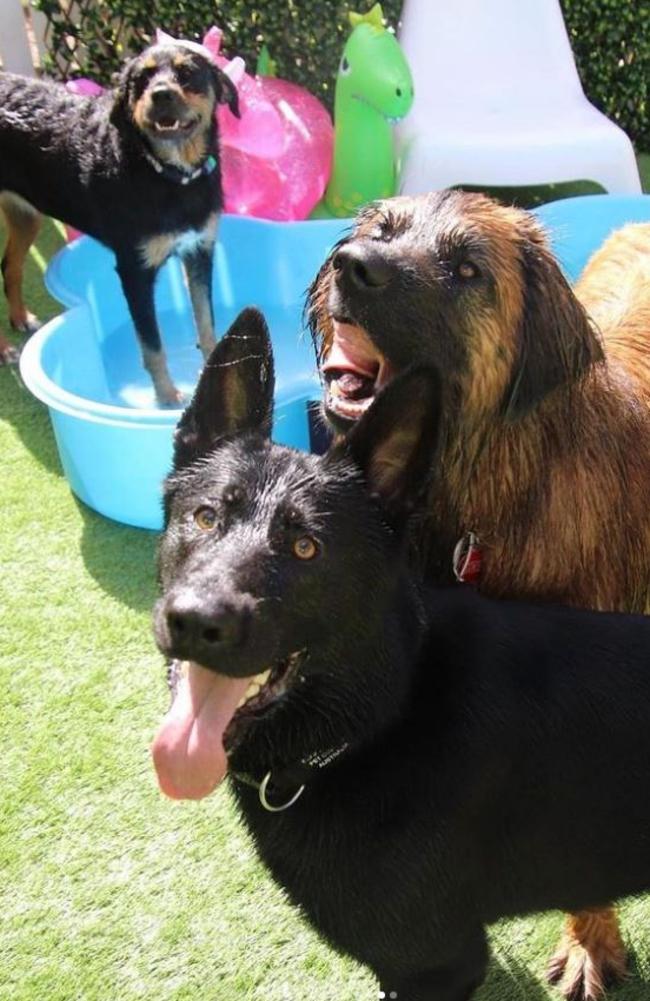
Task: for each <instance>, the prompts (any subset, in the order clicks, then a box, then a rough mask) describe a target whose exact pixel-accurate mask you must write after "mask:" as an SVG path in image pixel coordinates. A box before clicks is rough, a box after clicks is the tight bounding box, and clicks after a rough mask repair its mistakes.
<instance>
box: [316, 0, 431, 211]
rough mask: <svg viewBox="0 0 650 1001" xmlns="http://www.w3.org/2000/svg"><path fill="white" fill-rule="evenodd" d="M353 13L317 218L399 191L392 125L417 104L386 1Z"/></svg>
mask: <svg viewBox="0 0 650 1001" xmlns="http://www.w3.org/2000/svg"><path fill="white" fill-rule="evenodd" d="M349 17H350V23H351V25H352V28H353V30H352V34H351V35H350V37H349V38H348V40H347V42H346V44H345V48H344V49H343V56H342V58H341V62H340V65H339V71H338V75H337V78H336V90H335V93H334V152H333V159H332V173H331V176H330V181H329V184H328V186H327V189H326V191H325V194H324V196H323V198H322V200H321V201H320V202H319V203H318V205H317V206H316V208H315V209H314V210H313V212H312V214H311V218H312V219H322V218H329V217H331V216H338V217H342V218H343V217H345V216H351V215H354V213H355V212H356V211H357V209H358V208H360V207H361V206H362V205H365V204H366V203H367V202H370V201H373V200H374V199H375V198H388V197H390V196H391V195H394V194H395V188H396V179H397V178H396V169H395V153H394V149H393V134H392V126H393V125H395V123H396V122H398V121H399V120H400V119H401V118H403V117H404V116H405V115H406V114H407V112H408V111H409V110H410V108H411V105H412V103H413V80H412V77H411V71H410V69H409V67H408V63H407V62H406V58H405V56H404V53H403V52H402V50H401V48H400V46H399V43H398V41H397V39H396V38H395V36H394V35H393V34H392V33H391V32H390V31H388V30H387V29H386V28H385V27H384V22H383V12H382V9H381V5H380V4H378V3H377V4H375V6H374V7H373V8H372V10H370V11H369V12H368V13H367V14H354V13H352V12H351V13H350V15H349Z"/></svg>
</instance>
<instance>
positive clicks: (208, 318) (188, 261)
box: [183, 239, 216, 359]
mask: <svg viewBox="0 0 650 1001" xmlns="http://www.w3.org/2000/svg"><path fill="white" fill-rule="evenodd" d="M213 258H214V240H213V239H210V240H206V241H205V242H202V243H199V244H197V245H196V246H195V247H193V248H192V249H191V250H187V251H185V253H183V267H184V268H185V274H186V276H187V284H188V287H189V290H190V299H191V300H192V309H193V311H194V319H195V321H196V327H197V330H198V333H199V347H200V348H201V351H202V353H203V357H204V358H206V359H207V358H208V357H209V355H211V354H212V350H213V348H214V346H215V344H216V338H215V336H214V310H213V306H212V261H213Z"/></svg>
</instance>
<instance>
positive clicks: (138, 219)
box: [0, 42, 238, 404]
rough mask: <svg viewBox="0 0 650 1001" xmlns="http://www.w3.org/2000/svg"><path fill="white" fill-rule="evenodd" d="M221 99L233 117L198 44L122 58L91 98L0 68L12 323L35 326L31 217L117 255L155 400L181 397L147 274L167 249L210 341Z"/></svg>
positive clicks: (233, 100)
mask: <svg viewBox="0 0 650 1001" xmlns="http://www.w3.org/2000/svg"><path fill="white" fill-rule="evenodd" d="M219 101H222V102H227V103H228V105H229V106H230V108H231V109H232V111H233V112H235V114H237V113H238V106H237V92H236V90H235V88H234V86H233V84H232V83H231V81H230V80H229V79H228V77H227V76H226V75H225V74H224V73H222V72H221V71H220V70H219V69H218V68H217V67H216V65H214V63H212V61H211V60H210V59H209V58H208V56H207V54H206V53H204V51H203V50H202V49H201V47H200V46H195V45H193V44H192V43H185V42H179V43H174V44H172V43H165V44H161V45H155V46H153V47H151V48H149V49H147V50H146V51H145V52H143V53H142V55H140V56H138V57H137V58H135V59H132V60H131V61H130V62H128V63H127V64H126V66H125V67H124V70H123V72H122V76H121V81H120V84H119V86H118V88H117V91H116V92H115V93H112V94H108V95H105V96H102V97H100V98H99V99H95V98H87V97H81V96H78V95H75V94H71V93H68V92H67V91H66V90H65V88H64V87H62V86H60V85H58V84H54V83H51V82H49V81H47V82H46V81H38V80H28V79H26V78H24V77H20V76H15V75H13V74H10V73H4V74H0V207H1V208H2V209H3V210H4V214H5V217H6V221H7V225H8V230H9V239H8V242H7V247H6V251H5V255H4V258H3V261H2V270H3V274H4V283H5V291H6V295H7V299H8V301H9V312H10V320H11V323H12V325H13V326H14V327H15V328H17V329H19V330H22V331H23V332H27V333H29V332H30V331H31V330H32V329H34V328H35V327H36V326H37V321H35V318H34V317H32V316H31V315H30V314H29V313H28V312H27V310H26V308H25V305H24V303H23V299H22V291H21V286H22V272H23V265H24V260H25V256H26V254H27V251H28V250H29V247H30V245H31V243H32V242H33V240H34V238H35V236H36V233H37V232H38V226H39V222H40V220H39V215H38V213H39V212H44V213H46V214H48V215H52V216H54V217H56V218H58V219H61V220H63V221H64V222H66V223H69V224H71V225H72V226H75V227H76V228H78V229H80V230H82V231H83V232H84V233H89V234H90V235H91V236H94V237H95V238H96V239H98V240H101V242H102V243H104V244H106V246H107V247H110V248H111V249H112V250H113V251H114V252H115V255H116V257H117V271H118V274H119V276H120V279H121V282H122V287H123V289H124V294H125V296H126V299H127V302H128V304H129V309H130V311H131V315H132V318H133V322H134V324H135V329H136V331H137V334H138V337H139V339H140V345H141V348H142V354H143V360H144V365H145V367H146V368H147V369H148V371H149V372H150V374H151V377H152V380H153V383H154V386H155V390H156V395H157V397H158V400H159V401H160V402H161V403H163V404H174V403H177V402H178V401H179V399H180V396H179V394H178V391H177V390H176V389H175V387H174V385H173V382H172V380H171V377H170V375H169V372H168V369H167V364H166V361H165V357H164V354H163V351H162V347H161V340H160V333H159V330H158V325H157V323H156V316H155V310H154V281H155V277H156V272H157V271H158V269H159V268H160V267H161V265H162V264H163V263H164V262H165V261H166V260H167V258H168V257H169V256H170V254H171V253H172V252H174V251H177V252H178V253H180V254H181V256H182V258H183V262H184V265H185V269H186V273H187V277H188V283H189V288H190V295H191V299H192V305H193V308H194V314H195V318H196V322H197V326H198V332H199V343H200V346H201V349H202V351H203V354H204V355H205V357H207V356H208V355H209V353H210V351H211V350H212V348H213V347H214V343H215V338H214V324H213V315H212V297H211V281H212V256H213V247H214V242H215V234H216V227H217V219H218V214H219V212H220V210H221V207H222V204H223V198H222V191H221V171H220V168H219V149H218V140H217V130H216V124H215V115H214V112H215V107H216V104H217V102H219ZM35 210H38V211H35ZM3 348H4V350H5V352H6V351H7V348H8V342H6V341H4V342H3V344H0V350H2V349H3Z"/></svg>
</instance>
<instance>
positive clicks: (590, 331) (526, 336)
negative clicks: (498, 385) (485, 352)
mask: <svg viewBox="0 0 650 1001" xmlns="http://www.w3.org/2000/svg"><path fill="white" fill-rule="evenodd" d="M529 225H530V233H528V234H526V235H525V237H524V243H523V249H522V274H523V282H524V302H523V308H522V322H521V326H520V329H519V332H518V336H519V357H518V359H517V361H516V363H515V367H514V372H513V377H512V380H511V382H510V385H509V387H508V389H507V391H506V394H505V398H504V413H505V417H506V419H507V420H511V421H515V420H519V419H521V418H522V417H525V416H526V414H527V413H528V412H529V411H530V410H532V409H533V407H535V406H536V405H537V404H538V403H540V402H541V401H542V400H543V399H544V398H545V397H546V396H547V395H548V394H549V393H550V392H552V390H554V389H556V388H557V387H558V386H562V385H566V384H571V383H573V382H576V381H577V380H578V379H579V378H580V376H581V375H583V374H584V373H585V372H586V370H587V369H588V368H589V367H590V365H592V364H594V362H597V361H601V360H602V358H603V349H602V345H601V343H600V340H599V338H598V335H597V333H596V331H595V330H594V328H593V327H592V325H591V323H590V322H589V318H588V317H587V314H586V312H585V310H584V308H583V307H582V305H581V304H580V302H579V301H578V300H577V299H576V297H575V295H574V294H573V291H572V290H571V286H570V285H569V283H568V282H567V280H566V278H565V277H564V275H563V274H562V272H561V270H560V267H559V265H558V263H557V261H556V260H555V258H554V257H553V255H552V253H551V251H550V250H549V248H548V246H547V244H546V239H545V237H544V236H543V234H542V232H541V230H540V229H539V227H538V226H537V225H536V224H534V223H532V221H531V223H530V224H529Z"/></svg>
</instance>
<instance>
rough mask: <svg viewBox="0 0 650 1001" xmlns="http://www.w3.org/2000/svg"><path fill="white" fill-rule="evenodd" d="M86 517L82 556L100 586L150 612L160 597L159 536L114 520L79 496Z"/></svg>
mask: <svg viewBox="0 0 650 1001" xmlns="http://www.w3.org/2000/svg"><path fill="white" fill-rule="evenodd" d="M75 500H76V502H77V508H78V510H79V513H80V515H81V517H82V519H83V534H82V537H81V556H82V559H83V561H84V565H85V567H86V569H87V570H88V573H90V574H91V576H92V577H94V579H95V580H96V581H97V583H98V584H99V586H100V587H101V588H102V589H103V590H104V591H106V593H107V594H110V595H112V596H113V597H114V598H116V599H117V600H118V601H120V602H121V603H122V604H125V605H127V606H128V607H129V608H132V609H133V610H134V611H137V612H148V611H150V610H151V609H152V608H153V605H154V602H155V600H156V598H157V596H158V588H157V584H156V545H157V541H158V535H157V533H156V532H149V531H147V530H146V529H143V528H131V527H129V526H128V525H121V524H119V523H118V522H116V521H110V520H109V519H108V518H104V517H103V516H102V515H101V514H97V513H96V512H95V511H92V510H91V509H90V508H89V507H86V505H85V504H84V503H82V501H80V500H79V499H78V498H75Z"/></svg>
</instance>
